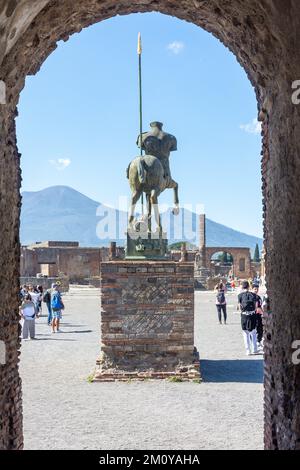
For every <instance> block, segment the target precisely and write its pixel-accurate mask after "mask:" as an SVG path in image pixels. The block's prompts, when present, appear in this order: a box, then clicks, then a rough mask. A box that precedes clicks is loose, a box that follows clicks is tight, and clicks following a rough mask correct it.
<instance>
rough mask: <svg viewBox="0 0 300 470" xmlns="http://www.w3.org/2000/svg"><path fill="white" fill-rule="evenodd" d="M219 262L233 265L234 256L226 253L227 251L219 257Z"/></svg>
mask: <svg viewBox="0 0 300 470" xmlns="http://www.w3.org/2000/svg"><path fill="white" fill-rule="evenodd" d="M218 261H220V262H221V263H223V264H229V263H233V258H232V255H230V254H229V253H226V251H225V252H223V253H221V254H220V255H219V256H218Z"/></svg>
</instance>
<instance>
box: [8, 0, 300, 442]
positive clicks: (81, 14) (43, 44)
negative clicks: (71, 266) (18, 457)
mask: <svg viewBox="0 0 300 470" xmlns="http://www.w3.org/2000/svg"><path fill="white" fill-rule="evenodd" d="M8 3H10V2H3V12H4V13H5V16H4V20H5V21H4V29H2V31H3V35H2V37H1V47H0V63H1V72H0V80H2V82H3V83H4V84H5V89H6V100H5V101H6V102H5V105H1V108H0V132H1V140H2V142H3V145H2V148H1V150H0V164H1V173H2V181H1V201H0V209H1V214H2V215H3V220H5V221H6V222H5V229H4V230H3V233H2V232H1V238H0V242H1V251H0V254H1V258H2V263H3V265H4V266H6V268H7V269H6V278H5V279H4V282H3V291H4V292H7V293H8V294H7V296H6V297H5V298H4V300H3V302H2V305H1V316H0V326H1V328H0V331H1V332H3V333H2V335H3V338H4V340H5V344H7V345H8V346H7V347H8V348H9V350H8V351H7V357H8V361H7V362H6V364H5V365H4V367H2V368H1V377H0V378H1V380H0V383H1V384H5V386H4V390H3V394H2V396H3V397H4V401H5V402H6V406H5V415H4V426H3V428H2V431H1V435H0V447H1V448H14V449H20V448H22V446H23V437H22V416H21V407H20V406H18V407H17V409H18V411H16V408H15V404H16V403H17V404H18V405H19V404H20V403H21V385H20V379H19V375H18V371H17V367H16V365H17V363H18V349H19V347H20V342H19V339H18V287H19V286H18V282H19V281H18V269H19V268H18V266H19V254H20V249H19V234H18V231H19V217H20V194H19V188H20V181H21V175H20V167H19V158H20V156H19V154H18V149H17V140H16V133H15V123H14V118H15V116H16V113H17V108H16V106H17V103H18V99H19V93H20V91H21V89H22V88H23V87H24V83H25V77H26V75H30V74H34V73H36V72H37V70H38V69H39V67H40V66H41V64H42V63H43V61H44V60H45V58H46V57H47V56H48V55H49V54H50V53H51V51H52V50H54V49H55V47H56V42H57V41H58V40H60V39H64V40H67V39H68V37H69V35H71V34H73V33H74V32H79V31H80V30H81V29H82V28H84V27H87V26H88V25H90V24H93V23H95V22H98V21H101V20H103V19H105V18H110V17H112V16H114V15H117V14H126V13H132V12H145V11H160V12H161V13H166V14H170V15H174V16H177V17H178V18H181V19H184V20H187V21H192V22H193V23H195V24H196V25H198V26H201V27H203V28H204V29H206V30H207V31H209V32H211V33H213V34H214V35H215V36H216V37H218V38H219V39H220V40H221V41H222V42H223V44H224V45H226V46H227V47H229V48H230V49H231V50H232V52H233V53H234V54H235V56H236V57H237V59H238V60H239V62H240V64H241V65H242V66H243V67H244V69H245V70H246V72H247V74H248V76H249V78H250V81H251V83H252V84H253V85H254V87H255V90H256V95H257V100H258V106H259V111H260V112H261V116H260V117H261V119H262V120H264V124H263V135H264V149H263V188H264V194H265V196H266V201H265V204H266V205H265V208H264V212H265V239H266V250H267V252H268V249H270V257H269V258H267V261H266V267H267V270H268V273H270V274H268V278H269V286H270V293H271V295H272V298H273V303H274V305H276V307H275V309H273V310H274V311H273V317H272V318H273V319H274V322H273V324H272V328H273V329H272V332H274V334H273V336H274V337H275V338H274V339H273V342H272V343H271V341H270V339H269V343H268V346H269V348H270V351H272V348H273V352H275V353H276V354H274V357H276V359H275V360H276V361H277V363H280V360H278V359H280V358H282V361H283V362H282V368H283V369H282V370H284V367H285V366H286V365H287V363H288V359H287V358H284V357H283V355H282V353H281V355H280V350H281V346H282V344H285V345H286V346H287V347H289V344H291V340H292V336H291V334H290V333H289V334H288V335H287V337H286V338H283V337H282V336H281V333H280V327H281V324H282V323H281V313H280V312H284V311H285V302H288V298H287V297H285V296H284V295H282V294H280V295H281V298H280V296H279V294H276V283H277V281H278V282H279V281H280V279H281V277H280V275H279V274H278V273H277V272H276V270H274V267H276V266H278V265H279V264H280V263H281V262H282V263H281V266H288V264H289V262H291V265H293V259H292V255H291V257H288V256H287V257H286V259H284V257H282V259H279V260H278V259H277V261H275V256H274V253H275V251H276V249H278V252H280V248H281V246H282V245H281V244H282V240H284V241H285V243H286V244H287V246H289V244H290V246H293V241H294V239H293V236H294V235H295V234H296V233H297V224H295V228H293V229H292V230H291V229H290V227H291V224H287V225H286V227H288V228H287V229H286V228H285V229H284V231H283V232H281V231H280V230H276V228H278V227H279V226H280V222H282V221H283V222H284V221H287V219H286V218H284V217H285V215H284V214H287V213H288V207H289V200H288V199H289V197H290V194H292V191H293V190H295V194H296V184H293V185H291V184H288V183H292V177H291V178H290V175H289V174H288V173H286V174H284V175H282V174H281V173H280V172H279V173H278V171H279V170H280V156H281V155H287V156H288V158H289V159H290V160H289V163H290V164H291V167H293V163H294V162H293V161H292V160H291V158H292V157H289V155H295V148H293V146H294V145H295V146H296V148H298V147H297V145H299V140H300V139H298V134H299V132H298V131H299V126H298V124H296V122H297V121H296V113H293V112H292V111H291V109H290V98H289V97H290V95H289V91H290V83H289V82H288V83H287V81H286V77H292V76H294V75H295V72H297V67H294V62H295V60H296V59H297V58H298V56H299V54H298V53H296V52H295V48H293V47H290V48H289V46H288V43H287V41H286V37H287V36H288V35H287V32H286V31H285V30H284V29H281V27H280V26H279V24H280V21H277V19H278V18H279V16H280V11H278V10H277V9H276V8H275V7H274V9H272V8H271V7H270V3H269V2H267V1H253V2H251V3H250V2H247V4H245V3H246V2H242V1H238V0H237V1H236V2H230V3H226V5H224V4H223V2H221V1H217V0H215V1H214V2H207V3H205V4H203V3H202V2H197V1H193V2H190V1H188V0H187V1H185V2H182V3H180V5H179V4H177V3H176V4H170V3H169V2H167V1H162V2H161V4H159V5H158V3H157V2H156V1H149V2H148V1H147V2H146V3H143V4H140V3H139V2H136V3H135V2H127V1H125V2H122V4H119V3H113V4H112V3H111V2H109V1H107V2H102V3H101V4H100V2H95V1H94V0H88V1H78V2H71V1H69V0H65V1H52V2H48V1H47V0H43V1H42V2H39V6H38V7H37V6H36V5H35V6H32V9H30V8H28V4H27V2H25V1H20V2H18V3H17V4H15V2H13V4H12V5H10V6H9V7H8ZM25 8H27V14H26V15H25V14H24V13H25ZM290 8H291V10H293V8H294V7H292V6H291V7H290ZM292 13H294V15H293V14H292ZM297 13H298V12H297ZM22 15H23V16H24V21H23V22H20V23H19V24H18V18H20V16H21V17H22ZM298 16H299V15H298V14H296V11H294V10H293V11H291V17H293V18H295V23H293V28H292V26H291V30H292V31H294V29H296V30H297V21H296V18H298ZM274 30H275V31H274ZM295 44H296V41H295ZM274 51H276V54H275V55H274ZM293 54H295V56H294V59H293V60H291V61H290V63H289V64H287V63H288V62H289V57H293ZM283 58H284V59H283ZM295 58H296V59H295ZM299 63H300V62H299V61H298V64H299ZM279 64H281V67H279ZM278 70H279V72H278ZM298 70H299V66H298ZM274 76H276V77H277V80H275V81H274ZM279 90H281V93H282V94H284V95H285V97H284V98H283V100H282V102H281V103H277V104H276V106H275V107H274V109H273V108H272V106H273V102H274V99H275V97H276V96H277V95H278V92H279ZM287 97H288V98H287ZM271 110H272V111H273V114H272V119H271V121H270V113H271ZM283 116H291V121H290V122H289V124H290V123H291V122H292V124H293V123H295V126H294V128H293V129H294V134H293V135H291V133H290V130H289V127H288V124H284V125H281V126H278V125H277V124H278V123H279V122H284V119H283ZM286 121H288V120H286ZM292 127H293V126H292ZM287 136H289V139H288V138H287ZM297 139H298V144H296V143H295V142H296V141H297ZM296 153H297V152H296ZM270 156H271V157H272V160H273V162H274V163H273V165H272V167H270V164H269V161H270ZM276 163H277V164H278V165H277V168H279V170H277V169H276ZM287 167H288V165H287ZM272 176H273V177H274V180H272ZM280 179H283V180H284V182H283V183H284V184H285V185H286V187H287V188H289V191H287V194H286V196H283V197H282V198H281V199H280V202H281V209H282V211H281V212H282V214H283V215H281V216H280V218H276V216H277V215H278V212H276V207H275V206H276V203H275V204H274V206H273V203H274V202H276V200H279V195H278V194H276V192H277V182H278V181H279V180H280ZM267 183H268V184H269V187H268V192H267V191H266V185H267ZM267 207H268V208H269V212H268V214H267V218H266V208H267ZM293 216H294V220H297V216H298V214H297V213H293ZM282 237H283V238H282ZM295 239H296V237H295ZM287 272H288V271H287ZM277 285H278V284H277ZM290 285H292V286H293V285H294V284H293V283H292V282H291V283H290V277H289V275H288V274H287V280H286V284H284V285H283V286H282V288H283V291H284V290H285V287H287V292H288V287H289V286H290ZM296 292H297V290H296V288H295V296H296ZM275 301H276V302H275ZM12 311H13V312H14V313H13V316H12ZM289 321H290V328H289V329H288V330H289V332H291V331H296V332H297V331H299V326H297V325H298V323H297V315H296V312H294V310H292V311H291V316H290V320H289ZM293 327H295V329H294V328H293ZM268 328H269V329H270V331H271V326H270V325H269V326H268ZM286 330H287V329H284V331H286ZM277 354H278V355H277ZM266 359H267V370H268V371H269V374H268V375H267V377H270V378H269V379H267V381H266V390H267V393H270V394H271V395H272V396H273V397H274V399H275V404H274V409H275V408H276V410H277V413H276V415H275V414H274V413H273V412H272V406H271V405H270V404H269V402H268V404H267V405H266V433H265V442H266V446H267V447H268V448H278V447H279V448H291V447H293V448H296V446H297V445H298V444H299V434H300V431H299V426H298V427H297V429H296V428H295V426H294V423H295V419H294V418H293V416H291V413H290V412H289V410H286V407H284V406H282V407H281V406H279V407H277V404H278V402H280V397H279V398H276V386H277V385H278V387H282V388H283V392H282V393H281V394H280V395H281V396H282V397H285V396H286V395H285V391H288V390H291V388H292V391H289V395H290V396H291V402H292V403H295V406H298V408H299V403H298V401H297V398H296V395H295V393H294V389H293V384H294V385H295V381H294V382H292V380H291V382H290V383H288V382H287V383H286V384H281V385H280V380H279V376H278V374H277V373H276V370H275V368H274V367H273V362H272V361H273V360H272V359H271V356H270V355H269V353H268V354H267V356H266ZM271 372H272V373H273V374H274V375H273V376H272V374H271ZM279 375H280V374H279ZM295 380H297V379H295ZM274 382H275V386H274V385H273V384H274ZM291 386H292V387H291ZM289 387H290V388H289ZM272 389H274V390H275V391H273V392H272ZM8 404H9V405H10V407H8V406H7V405H8ZM298 408H297V410H298ZM278 409H280V410H281V411H280V413H278ZM293 419H294V420H293ZM297 443H298V444H297Z"/></svg>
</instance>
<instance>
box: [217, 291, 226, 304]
mask: <svg viewBox="0 0 300 470" xmlns="http://www.w3.org/2000/svg"><path fill="white" fill-rule="evenodd" d="M217 302H218V303H219V304H225V294H224V291H223V290H221V291H220V292H218V295H217Z"/></svg>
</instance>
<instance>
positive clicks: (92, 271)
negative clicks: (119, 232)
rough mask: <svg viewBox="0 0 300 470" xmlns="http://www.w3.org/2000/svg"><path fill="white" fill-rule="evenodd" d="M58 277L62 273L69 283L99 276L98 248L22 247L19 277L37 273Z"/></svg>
mask: <svg viewBox="0 0 300 470" xmlns="http://www.w3.org/2000/svg"><path fill="white" fill-rule="evenodd" d="M40 272H41V273H43V274H46V275H49V276H58V274H59V273H64V274H65V275H66V276H68V277H69V279H70V281H71V282H73V281H74V282H77V281H80V280H81V279H84V278H88V277H94V276H98V277H99V276H100V249H99V248H83V247H82V248H81V247H74V248H63V247H57V248H54V247H37V248H29V249H28V248H25V247H22V256H21V276H35V275H36V274H37V273H40Z"/></svg>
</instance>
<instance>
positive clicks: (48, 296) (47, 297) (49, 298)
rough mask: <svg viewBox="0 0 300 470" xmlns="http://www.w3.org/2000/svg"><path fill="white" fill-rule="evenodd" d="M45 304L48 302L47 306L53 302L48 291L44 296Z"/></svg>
mask: <svg viewBox="0 0 300 470" xmlns="http://www.w3.org/2000/svg"><path fill="white" fill-rule="evenodd" d="M43 302H46V303H47V304H49V303H50V302H51V294H50V292H49V291H48V290H47V291H46V292H45V294H44V295H43Z"/></svg>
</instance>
